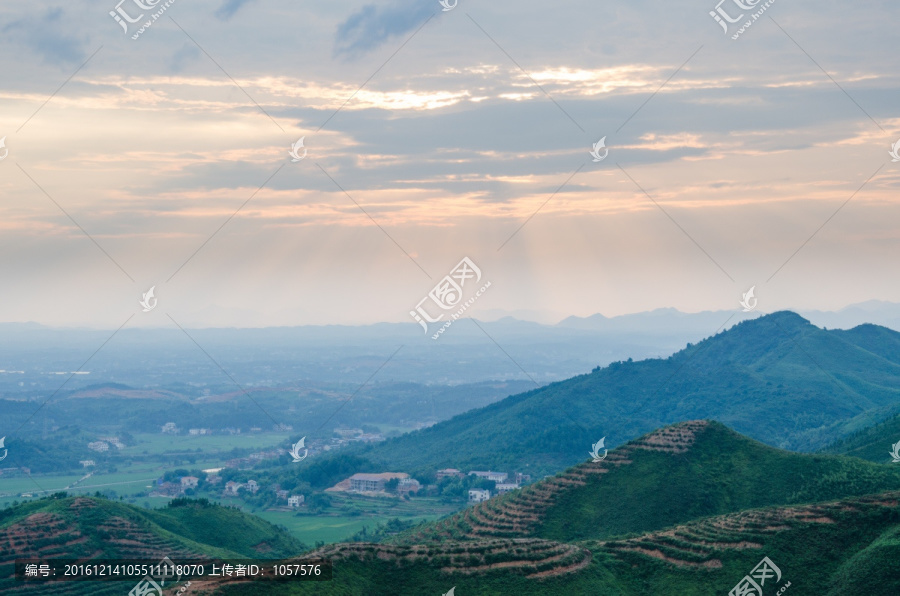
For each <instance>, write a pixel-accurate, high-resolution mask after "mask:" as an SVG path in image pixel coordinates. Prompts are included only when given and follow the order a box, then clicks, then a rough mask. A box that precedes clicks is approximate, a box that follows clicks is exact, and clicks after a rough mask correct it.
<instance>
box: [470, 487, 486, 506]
mask: <svg viewBox="0 0 900 596" xmlns="http://www.w3.org/2000/svg"><path fill="white" fill-rule="evenodd" d="M490 498H491V491H489V490H481V489H477V488H473V489H470V490H469V503H481V502H482V501H487V500H488V499H490Z"/></svg>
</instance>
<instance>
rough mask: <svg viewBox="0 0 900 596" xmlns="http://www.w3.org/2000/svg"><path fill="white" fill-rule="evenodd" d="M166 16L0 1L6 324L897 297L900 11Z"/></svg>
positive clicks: (414, 8)
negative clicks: (596, 146) (460, 268)
mask: <svg viewBox="0 0 900 596" xmlns="http://www.w3.org/2000/svg"><path fill="white" fill-rule="evenodd" d="M139 1H140V2H143V3H144V4H145V6H149V4H152V3H154V2H156V0H139ZM743 1H744V2H746V3H747V4H753V3H755V2H756V0H743ZM163 5H164V2H160V3H158V4H156V5H155V6H154V7H152V8H151V9H150V10H143V9H141V8H140V7H139V6H138V5H137V4H135V0H124V2H122V3H121V4H120V5H119V8H121V9H122V11H124V13H125V14H127V15H130V16H132V17H137V16H138V15H140V14H141V13H144V18H143V19H142V20H141V21H140V22H138V23H135V24H133V25H130V26H129V29H128V33H127V34H126V33H125V32H123V30H122V28H121V27H120V25H119V24H118V23H117V22H116V21H115V20H114V19H113V17H112V16H110V14H109V12H110V11H112V10H114V9H115V8H116V1H113V0H109V1H107V2H79V1H67V2H52V1H51V2H39V3H22V2H15V3H13V2H5V3H3V4H2V6H0V32H2V35H0V74H2V78H0V106H2V107H0V137H2V136H4V135H5V136H6V139H5V145H6V147H5V149H0V155H3V154H4V153H5V151H6V150H8V151H9V153H8V156H6V158H5V159H3V160H2V161H0V193H2V198H3V200H2V201H0V251H2V255H3V256H2V260H0V276H2V279H3V282H4V283H3V290H2V293H0V320H2V321H38V322H41V323H44V324H48V325H88V326H96V327H109V328H116V327H118V326H119V325H121V324H122V323H123V322H124V321H125V320H126V319H127V318H128V317H129V316H131V315H132V314H134V313H136V312H137V315H136V316H135V317H134V319H132V321H131V322H130V323H129V325H131V326H136V325H162V324H167V325H168V324H171V322H170V321H169V319H168V318H167V316H166V315H167V314H169V315H171V316H172V317H173V318H174V319H176V320H178V321H179V323H181V324H182V325H185V326H192V325H224V326H231V325H236V326H242V325H293V324H324V323H369V322H377V321H410V322H411V324H412V319H411V318H410V316H409V311H410V310H411V309H412V308H414V307H415V305H416V304H417V303H418V302H419V300H421V299H422V298H423V297H425V296H426V294H427V293H428V291H429V290H431V289H432V287H434V286H435V284H437V283H438V282H439V281H440V279H441V278H442V277H443V276H444V275H446V274H447V273H449V271H450V270H451V269H452V268H453V267H454V266H455V265H456V264H457V263H458V262H459V261H460V260H461V259H462V258H463V257H469V258H470V259H471V260H472V261H473V262H475V263H477V265H478V267H480V269H481V271H482V274H483V279H482V283H484V282H485V281H490V282H491V287H490V288H489V289H488V291H487V292H486V293H485V294H484V295H483V296H481V297H480V298H479V301H478V302H477V305H475V306H473V307H472V311H471V312H472V314H473V315H474V316H478V311H479V310H481V311H482V312H486V311H492V312H496V311H498V310H502V311H508V312H512V313H517V312H518V313H521V312H528V311H530V312H535V313H543V314H544V316H546V317H548V318H552V317H554V316H555V317H557V318H561V317H562V316H565V315H570V314H576V315H588V314H592V313H597V312H600V313H603V314H605V315H608V316H611V315H616V314H622V313H628V312H636V311H641V310H647V309H653V308H660V307H675V308H679V309H681V310H686V311H699V310H706V309H731V308H736V307H737V306H738V304H737V303H738V300H739V299H740V297H741V294H742V293H743V292H745V291H746V290H747V289H748V288H749V287H750V286H754V285H755V286H756V288H757V289H756V295H757V296H758V297H759V308H760V309H762V310H764V311H772V310H777V309H781V308H805V309H836V308H840V307H842V306H844V305H846V304H849V303H853V302H859V301H864V300H869V299H881V300H892V301H900V281H898V279H897V276H896V275H894V274H893V272H894V271H895V270H896V267H895V262H896V260H897V257H898V255H900V250H898V249H900V237H898V226H897V221H898V217H900V208H898V205H897V201H896V195H897V189H898V175H900V163H894V162H892V161H891V157H890V155H889V153H888V152H889V151H890V150H891V146H892V145H893V144H894V143H895V142H896V141H897V140H898V139H900V93H898V91H900V84H898V79H900V53H898V52H897V40H896V35H897V34H896V27H894V26H893V24H894V23H897V22H900V5H898V4H897V3H896V2H888V1H886V0H884V1H876V2H868V3H864V4H862V5H859V4H852V3H847V2H832V1H821V2H815V3H811V2H807V3H798V2H786V1H784V0H778V1H776V2H774V3H773V4H772V5H771V6H770V7H769V8H768V9H767V10H766V12H765V13H764V14H763V15H762V16H761V17H760V18H759V19H758V20H757V21H755V22H754V23H753V25H752V26H751V27H750V28H748V29H747V30H746V31H745V32H744V33H743V34H742V35H741V36H740V38H739V39H736V40H735V39H732V35H733V34H734V33H736V31H737V25H733V26H732V27H731V29H730V30H729V32H728V34H725V33H723V31H722V28H721V27H720V25H719V24H717V23H716V21H715V20H713V18H712V17H711V16H710V14H709V13H710V11H711V10H714V9H715V8H716V2H715V1H713V0H689V1H687V2H677V3H676V2H659V1H652V2H651V1H644V0H632V1H629V2H586V1H583V0H579V1H566V0H563V1H557V2H554V3H545V2H540V3H538V2H512V1H507V0H493V1H491V2H486V1H477V0H458V5H457V6H456V8H454V9H453V10H449V11H442V10H441V8H442V7H441V5H440V4H439V3H438V1H437V0H427V1H426V0H416V1H409V0H398V1H388V2H378V3H375V4H370V3H366V2H344V1H330V2H317V3H313V2H296V1H288V0H268V1H259V0H257V1H252V0H251V1H242V0H225V1H222V0H215V1H213V0H209V1H200V0H191V1H188V0H177V1H176V2H174V3H172V4H171V5H170V6H169V7H168V8H167V9H166V10H165V12H164V14H163V15H162V16H161V17H160V18H159V19H158V20H157V21H156V22H153V24H152V26H151V27H149V28H147V29H146V30H145V31H144V32H143V33H142V34H141V35H140V37H139V38H138V39H136V40H135V39H132V36H133V35H134V34H136V33H137V32H138V30H139V25H140V24H141V23H143V22H145V21H147V20H148V19H149V18H150V17H149V15H150V14H152V13H153V12H154V11H159V10H160V9H161V8H162V7H163ZM762 6H763V2H759V3H758V4H756V5H755V7H754V8H752V9H751V10H743V9H741V8H740V7H739V6H738V5H737V4H735V0H725V2H724V3H722V4H721V8H722V9H723V11H724V12H725V13H726V14H728V15H730V16H732V17H737V16H738V15H739V14H741V13H742V12H743V13H745V18H744V19H742V22H743V21H746V20H747V19H749V18H751V17H750V16H749V14H750V13H751V12H754V11H758V10H760V8H761V7H762ZM682 65H683V67H682ZM820 67H821V68H820ZM823 69H824V70H825V71H827V74H826V73H825V72H823ZM73 73H74V74H73ZM829 76H830V77H831V78H833V80H831V79H830V78H829ZM70 77H71V79H70ZM670 77H671V78H670ZM67 81H68V82H67ZM667 81H668V82H667ZM361 85H362V88H361V89H360V86H361ZM660 87H661V88H660ZM657 90H658V93H657ZM357 91H358V92H357ZM51 95H52V98H51ZM48 98H50V99H49V101H48ZM45 102H46V103H45ZM42 106H43V107H42ZM867 114H868V115H867ZM604 136H606V145H607V148H608V150H609V155H608V157H607V158H606V159H604V160H603V161H601V162H597V163H595V162H594V161H593V160H592V158H591V156H590V154H589V151H590V150H591V146H592V144H593V143H595V142H597V141H598V140H599V139H600V138H601V137H604ZM300 137H305V148H306V150H307V151H308V154H307V157H306V158H305V159H303V160H302V161H299V162H296V163H294V162H292V161H291V158H290V156H289V154H288V152H289V150H290V149H291V144H292V143H295V142H296V141H297V140H298V139H299V138H300ZM301 153H302V151H301ZM601 154H602V150H601ZM573 174H574V175H573ZM557 191H558V192H557ZM554 193H556V194H554ZM648 195H649V196H648ZM851 197H852V200H850V201H849V202H847V201H848V199H851ZM845 203H846V205H844V204H845ZM842 205H844V206H843V208H842V209H840V210H839V208H841V206H842ZM838 210H839V211H838ZM836 211H837V213H836V214H835V212H836ZM235 212H237V213H236V214H235ZM66 214H68V215H66ZM232 216H233V217H232ZM76 222H77V223H76ZM523 224H524V226H523ZM217 230H218V232H217ZM517 230H518V232H517ZM514 234H515V235H514ZM511 236H512V238H510V237H511ZM810 238H811V239H810ZM807 240H808V242H807ZM804 243H806V244H804ZM501 247H502V248H501ZM801 247H802V249H801V250H800V251H799V252H796V251H797V250H798V249H800V248H801ZM198 249H199V250H198ZM795 252H796V255H795V256H793V257H792V255H794V253H795ZM192 255H193V256H192ZM785 263H786V264H785ZM782 266H783V267H782ZM779 268H781V269H780V270H779ZM776 271H778V273H777V274H776V275H775V276H774V277H772V275H773V274H774V273H775V272H776ZM176 272H177V273H176ZM173 274H174V275H173ZM151 286H156V297H157V298H158V300H159V308H157V309H155V310H153V311H152V312H149V313H143V312H140V311H141V308H140V306H139V305H138V300H139V299H140V298H141V295H142V293H143V292H146V291H147V289H149V288H150V287H151Z"/></svg>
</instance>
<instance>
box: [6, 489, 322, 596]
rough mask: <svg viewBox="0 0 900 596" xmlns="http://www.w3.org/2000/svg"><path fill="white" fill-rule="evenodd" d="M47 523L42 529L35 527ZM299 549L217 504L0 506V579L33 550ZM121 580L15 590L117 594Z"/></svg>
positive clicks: (116, 553) (102, 553)
mask: <svg viewBox="0 0 900 596" xmlns="http://www.w3.org/2000/svg"><path fill="white" fill-rule="evenodd" d="M35 515H37V516H39V518H38V519H40V521H39V522H37V524H36V525H35V523H34V522H33V521H31V522H30V521H29V520H34V519H35V518H33V517H32V516H35ZM48 526H49V528H48V530H47V533H46V534H44V533H42V531H43V530H44V529H45V528H46V527H48ZM110 527H118V528H123V527H127V528H129V529H127V530H117V529H110ZM260 546H262V547H263V548H262V550H263V551H264V552H260V548H258V547H260ZM266 547H268V550H267V549H266ZM304 549H305V547H304V545H302V544H300V543H299V542H298V541H297V540H296V539H294V538H293V537H291V536H290V535H289V534H287V533H286V532H283V531H282V530H279V529H278V528H277V527H275V526H273V525H272V524H269V523H268V522H265V521H263V520H261V519H258V518H256V517H253V516H250V515H247V514H244V513H241V512H240V511H236V510H232V509H226V508H223V507H218V506H210V507H206V508H200V507H179V508H176V509H164V510H156V511H146V510H142V509H139V508H137V507H133V506H130V505H127V504H124V503H119V502H116V501H108V500H106V499H96V498H85V497H67V498H63V499H55V498H48V499H41V500H38V501H31V502H29V503H26V504H23V505H19V506H17V507H13V508H9V509H5V510H3V511H2V512H0V578H3V577H9V576H10V575H11V574H12V563H13V561H14V560H15V558H17V557H23V556H24V557H33V556H36V555H37V554H38V553H42V556H44V557H50V556H52V557H53V558H82V557H86V558H93V559H97V558H100V559H116V558H132V557H135V558H142V559H145V558H150V559H157V558H158V559H161V558H162V557H163V556H166V555H169V556H172V557H182V558H185V557H188V558H189V557H195V556H204V555H205V556H210V557H222V558H268V557H275V556H289V555H297V554H299V553H301V552H302V551H303V550H304ZM14 585H15V584H14V581H13V580H8V579H0V593H4V594H5V593H7V590H12V588H13V587H14ZM123 586H124V584H122V583H120V582H108V583H105V582H103V583H100V584H94V582H78V583H66V584H46V585H44V587H40V586H33V587H30V588H29V589H28V590H27V591H26V592H22V593H28V594H31V593H35V594H44V593H47V594H51V593H53V594H57V593H65V594H95V593H96V594H107V593H110V594H116V593H118V594H122V593H125V592H127V591H128V590H129V589H130V588H131V586H130V585H129V586H128V587H127V588H126V589H125V590H124V591H123V589H122V588H123ZM17 593H19V592H17Z"/></svg>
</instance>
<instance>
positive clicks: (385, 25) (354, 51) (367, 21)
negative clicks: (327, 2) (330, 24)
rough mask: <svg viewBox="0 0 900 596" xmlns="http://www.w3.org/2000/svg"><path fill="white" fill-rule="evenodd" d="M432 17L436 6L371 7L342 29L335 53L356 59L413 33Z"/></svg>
mask: <svg viewBox="0 0 900 596" xmlns="http://www.w3.org/2000/svg"><path fill="white" fill-rule="evenodd" d="M431 14H434V6H433V5H432V3H428V2H423V1H422V0H415V1H413V2H409V1H406V2H402V3H397V4H394V5H393V6H387V7H379V6H375V5H374V4H367V5H366V6H363V7H362V8H361V9H359V11H357V12H356V13H354V14H352V15H350V17H349V18H347V20H346V21H344V22H343V23H341V24H340V25H338V28H337V33H336V35H335V48H334V53H335V55H344V56H346V57H348V58H355V57H356V56H358V55H360V54H363V53H365V52H367V51H369V50H373V49H375V48H377V47H378V46H380V45H381V44H383V43H384V42H386V41H387V40H389V39H391V38H392V37H396V36H398V35H403V34H404V33H407V32H409V31H412V30H413V29H415V28H416V27H418V26H419V25H421V24H422V23H423V22H424V21H425V19H427V18H428V16H429V15H431Z"/></svg>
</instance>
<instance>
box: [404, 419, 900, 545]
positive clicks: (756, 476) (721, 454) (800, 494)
mask: <svg viewBox="0 0 900 596" xmlns="http://www.w3.org/2000/svg"><path fill="white" fill-rule="evenodd" d="M896 489H900V466H897V467H896V468H892V467H890V466H881V465H877V464H873V463H869V462H863V461H860V460H856V459H852V458H845V457H836V456H820V455H806V454H797V453H791V452H787V451H782V450H779V449H775V448H772V447H768V446H766V445H763V444H761V443H758V442H756V441H753V440H752V439H748V438H746V437H743V436H741V435H739V434H737V433H735V432H734V431H731V430H730V429H728V428H727V427H725V426H723V425H721V424H719V423H716V422H710V421H691V422H684V423H681V424H675V425H672V426H668V427H665V428H663V429H660V430H658V431H656V432H653V433H650V434H648V435H645V436H643V437H641V438H639V439H636V440H634V441H631V442H629V443H627V444H625V445H623V446H622V447H619V448H617V449H615V450H613V451H611V452H610V453H609V455H608V456H607V457H606V459H604V460H603V461H600V462H596V463H594V462H586V463H583V464H579V465H577V466H574V467H573V468H570V469H569V470H567V471H565V472H563V473H562V474H559V475H557V476H553V477H551V478H547V479H545V480H542V481H540V482H537V483H535V484H533V485H531V486H528V487H525V488H524V489H521V490H519V491H515V492H513V493H509V494H507V495H504V496H501V497H498V498H494V499H490V500H488V501H485V502H484V503H480V504H478V505H476V506H474V507H470V508H468V509H466V510H465V511H462V512H460V513H458V514H456V515H454V516H452V517H449V518H447V519H445V520H441V521H438V522H434V523H431V524H427V525H424V526H421V527H419V528H416V529H414V530H412V531H410V532H408V533H406V534H403V535H401V536H400V537H399V538H398V539H397V542H398V543H402V544H417V543H423V542H432V541H440V540H483V539H487V538H525V537H532V538H545V539H550V540H557V541H564V542H568V541H572V540H583V539H590V538H605V537H609V536H614V535H620V534H625V533H629V532H643V531H652V530H656V529H660V528H664V527H667V526H670V525H673V524H677V523H681V522H684V521H687V520H691V519H696V518H698V517H701V516H707V515H717V514H723V513H729V512H733V511H739V510H741V509H747V508H756V507H765V506H769V505H781V504H792V503H804V502H813V501H822V500H829V499H835V498H841V497H847V496H852V495H865V494H871V493H877V492H880V491H885V490H896Z"/></svg>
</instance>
